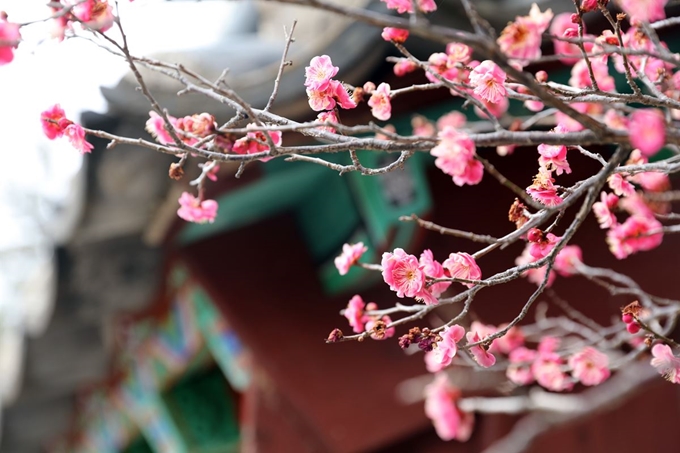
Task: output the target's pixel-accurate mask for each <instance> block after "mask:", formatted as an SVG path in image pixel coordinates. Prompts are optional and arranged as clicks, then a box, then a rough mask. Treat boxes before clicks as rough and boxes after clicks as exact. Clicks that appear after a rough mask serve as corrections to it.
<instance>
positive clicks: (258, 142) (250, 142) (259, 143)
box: [232, 123, 282, 162]
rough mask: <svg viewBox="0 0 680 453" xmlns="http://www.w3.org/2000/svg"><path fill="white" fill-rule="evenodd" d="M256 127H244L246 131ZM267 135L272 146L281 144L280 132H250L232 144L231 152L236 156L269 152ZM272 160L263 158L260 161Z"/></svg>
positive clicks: (251, 124)
mask: <svg viewBox="0 0 680 453" xmlns="http://www.w3.org/2000/svg"><path fill="white" fill-rule="evenodd" d="M255 127H257V125H255V124H253V123H250V124H248V125H247V126H246V128H247V129H252V128H255ZM265 134H267V135H268V136H269V138H270V139H271V141H272V143H273V144H274V146H279V145H281V143H282V138H281V131H267V132H264V131H252V132H248V133H247V134H246V136H245V137H241V138H239V139H238V140H236V141H235V142H234V146H233V148H232V151H233V152H235V153H236V154H256V153H262V152H265V151H269V150H270V147H269V141H268V140H267V136H266V135H265ZM270 159H272V158H271V157H263V158H261V159H260V160H261V161H262V162H266V161H268V160H270Z"/></svg>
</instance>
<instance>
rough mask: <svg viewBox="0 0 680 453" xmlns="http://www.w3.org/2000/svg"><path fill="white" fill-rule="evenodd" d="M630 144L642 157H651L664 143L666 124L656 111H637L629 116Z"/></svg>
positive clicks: (661, 115)
mask: <svg viewBox="0 0 680 453" xmlns="http://www.w3.org/2000/svg"><path fill="white" fill-rule="evenodd" d="M628 130H629V136H630V144H631V145H633V146H634V147H635V148H637V149H639V150H640V151H641V152H642V154H643V155H644V156H653V155H654V154H656V153H657V151H659V150H660V149H661V148H663V145H664V143H666V122H665V121H664V118H663V114H662V113H661V112H660V111H659V110H656V109H638V110H636V111H634V112H633V113H632V114H631V115H630V121H629V128H628Z"/></svg>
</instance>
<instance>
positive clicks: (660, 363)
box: [651, 344, 680, 384]
mask: <svg viewBox="0 0 680 453" xmlns="http://www.w3.org/2000/svg"><path fill="white" fill-rule="evenodd" d="M652 357H653V358H652V361H651V364H652V366H653V367H654V368H656V371H658V372H659V374H660V375H661V376H663V378H664V379H666V380H667V381H668V382H672V383H673V384H680V358H678V357H676V356H674V355H673V351H672V350H671V347H670V346H668V345H666V344H655V345H654V347H653V348H652Z"/></svg>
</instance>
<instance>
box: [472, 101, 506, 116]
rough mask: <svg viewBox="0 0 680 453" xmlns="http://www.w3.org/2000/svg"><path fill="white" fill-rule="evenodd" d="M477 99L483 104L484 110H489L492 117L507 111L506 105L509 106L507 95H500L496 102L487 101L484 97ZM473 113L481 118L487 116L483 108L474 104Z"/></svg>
mask: <svg viewBox="0 0 680 453" xmlns="http://www.w3.org/2000/svg"><path fill="white" fill-rule="evenodd" d="M479 101H480V102H481V103H482V104H484V107H486V111H487V112H489V113H490V114H491V116H493V117H494V118H501V117H502V116H503V115H504V114H505V112H507V111H508V107H509V106H510V101H509V100H508V98H507V97H502V98H501V99H500V100H499V101H498V102H489V101H487V100H486V99H479ZM475 114H476V115H477V116H478V117H480V118H482V119H488V118H489V115H487V114H486V112H485V111H484V110H482V109H480V108H479V107H477V106H476V105H475Z"/></svg>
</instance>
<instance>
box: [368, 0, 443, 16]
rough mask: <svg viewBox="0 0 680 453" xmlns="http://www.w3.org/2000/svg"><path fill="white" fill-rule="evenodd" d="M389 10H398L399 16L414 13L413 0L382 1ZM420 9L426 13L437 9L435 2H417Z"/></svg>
mask: <svg viewBox="0 0 680 453" xmlns="http://www.w3.org/2000/svg"><path fill="white" fill-rule="evenodd" d="M381 1H382V2H383V3H385V4H386V5H387V7H388V8H389V9H396V10H397V12H398V13H399V14H404V13H412V12H413V3H411V0H381ZM416 5H417V6H418V9H419V10H420V11H422V12H424V13H429V12H432V11H435V10H436V9H437V4H436V3H435V2H434V0H417V2H416Z"/></svg>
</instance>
